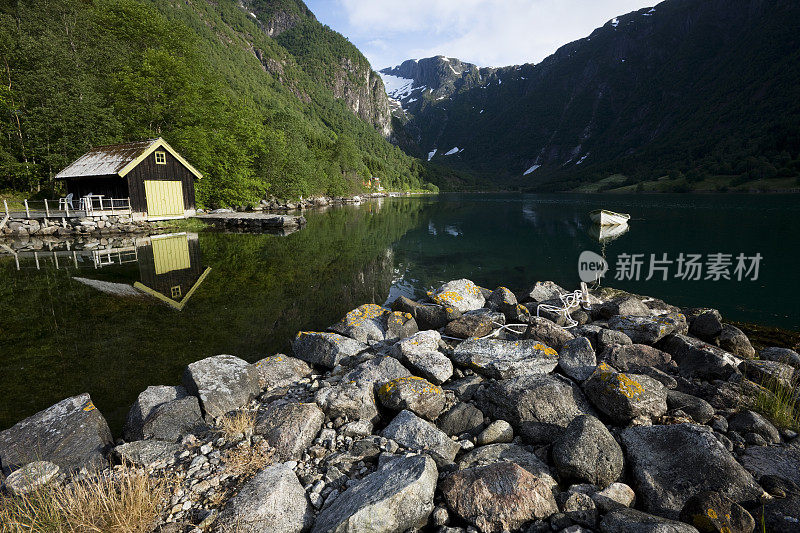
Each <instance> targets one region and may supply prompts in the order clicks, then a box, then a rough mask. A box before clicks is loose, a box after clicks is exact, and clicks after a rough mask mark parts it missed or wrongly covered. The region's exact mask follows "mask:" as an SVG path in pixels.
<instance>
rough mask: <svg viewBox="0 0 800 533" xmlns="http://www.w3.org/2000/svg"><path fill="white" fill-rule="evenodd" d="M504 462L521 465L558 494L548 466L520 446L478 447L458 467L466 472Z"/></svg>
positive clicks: (464, 456) (466, 455)
mask: <svg viewBox="0 0 800 533" xmlns="http://www.w3.org/2000/svg"><path fill="white" fill-rule="evenodd" d="M503 462H505V463H516V464H518V465H520V466H521V467H522V468H524V469H525V470H527V471H528V472H530V473H531V474H533V475H534V476H535V477H536V478H537V479H541V480H543V481H545V482H546V483H547V485H548V486H549V487H550V490H551V491H552V493H553V494H556V493H557V492H558V483H556V480H555V479H553V476H552V474H551V472H550V469H549V468H548V467H547V465H546V464H545V463H544V462H542V460H541V459H539V457H537V456H536V454H534V453H532V452H529V451H528V450H526V449H525V448H523V447H522V446H520V445H518V444H510V443H500V444H488V445H486V446H478V447H477V448H475V449H474V450H472V451H470V452H469V453H466V454H464V455H463V456H462V457H461V458H460V459H459V460H458V464H457V467H458V469H459V470H465V469H468V468H477V467H480V466H486V465H491V464H495V463H503Z"/></svg>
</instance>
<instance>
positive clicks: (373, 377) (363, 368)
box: [341, 356, 411, 392]
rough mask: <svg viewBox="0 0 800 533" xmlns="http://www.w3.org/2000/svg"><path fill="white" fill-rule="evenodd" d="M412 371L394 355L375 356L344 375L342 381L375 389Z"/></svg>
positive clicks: (409, 374) (408, 374)
mask: <svg viewBox="0 0 800 533" xmlns="http://www.w3.org/2000/svg"><path fill="white" fill-rule="evenodd" d="M409 376H411V372H409V371H408V369H407V368H406V367H404V366H403V365H402V364H401V363H400V361H398V360H397V359H395V358H394V357H388V356H386V357H375V358H373V359H370V360H369V361H365V362H363V363H361V364H359V365H358V366H356V367H355V368H353V369H352V370H350V371H348V372H346V373H345V374H344V375H343V376H342V381H341V382H342V383H355V384H357V385H358V386H363V387H367V388H369V387H371V388H372V389H373V390H374V391H376V392H377V390H378V389H379V388H380V387H382V386H383V384H384V383H387V382H389V381H391V380H393V379H397V378H407V377H409Z"/></svg>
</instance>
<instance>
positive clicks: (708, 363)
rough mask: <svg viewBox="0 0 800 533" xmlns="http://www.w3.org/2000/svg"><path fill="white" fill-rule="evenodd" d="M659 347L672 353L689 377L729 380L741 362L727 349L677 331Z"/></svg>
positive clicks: (665, 338)
mask: <svg viewBox="0 0 800 533" xmlns="http://www.w3.org/2000/svg"><path fill="white" fill-rule="evenodd" d="M657 348H659V349H660V350H663V351H665V352H667V353H668V354H670V355H671V356H672V359H673V360H675V362H676V363H678V369H679V371H680V373H681V375H682V376H684V377H687V378H697V379H702V380H705V381H712V380H715V379H722V380H727V379H728V378H729V377H730V376H731V375H732V374H735V373H736V372H737V370H736V367H737V366H738V364H739V362H740V361H739V359H738V358H737V357H735V356H734V355H732V354H730V353H728V352H726V351H725V350H722V349H720V348H717V347H716V346H712V345H710V344H707V343H705V342H703V341H701V340H698V339H693V338H692V337H687V336H686V335H681V334H677V333H673V334H670V335H667V336H666V337H664V338H663V339H662V340H661V341H660V342H659V343H658V346H657Z"/></svg>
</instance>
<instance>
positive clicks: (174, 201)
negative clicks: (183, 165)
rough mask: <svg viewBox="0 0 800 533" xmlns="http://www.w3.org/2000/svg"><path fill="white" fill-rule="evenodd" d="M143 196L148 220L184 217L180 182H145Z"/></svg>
mask: <svg viewBox="0 0 800 533" xmlns="http://www.w3.org/2000/svg"><path fill="white" fill-rule="evenodd" d="M144 194H145V197H146V198H147V216H148V217H149V218H155V217H182V216H183V215H184V209H183V186H182V185H181V182H180V181H145V182H144Z"/></svg>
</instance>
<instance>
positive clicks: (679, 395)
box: [667, 390, 714, 424]
mask: <svg viewBox="0 0 800 533" xmlns="http://www.w3.org/2000/svg"><path fill="white" fill-rule="evenodd" d="M667 407H669V408H670V410H675V409H680V410H681V411H683V412H684V413H686V414H687V415H689V416H691V417H692V419H693V420H694V421H695V422H697V423H698V424H705V423H706V422H708V421H709V420H711V418H712V417H713V416H714V408H713V407H712V406H711V404H710V403H708V402H707V401H705V400H703V399H702V398H698V397H697V396H692V395H691V394H684V393H683V392H678V391H674V390H671V391H668V392H667Z"/></svg>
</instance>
